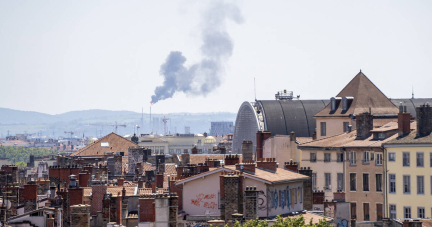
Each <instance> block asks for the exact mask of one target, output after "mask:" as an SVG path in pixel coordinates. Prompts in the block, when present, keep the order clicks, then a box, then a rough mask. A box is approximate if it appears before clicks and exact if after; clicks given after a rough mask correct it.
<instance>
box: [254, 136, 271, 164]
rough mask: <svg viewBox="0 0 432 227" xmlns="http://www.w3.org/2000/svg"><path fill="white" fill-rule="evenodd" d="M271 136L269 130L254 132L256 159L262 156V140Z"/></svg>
mask: <svg viewBox="0 0 432 227" xmlns="http://www.w3.org/2000/svg"><path fill="white" fill-rule="evenodd" d="M270 137H271V132H268V131H258V132H257V133H256V157H255V158H256V160H260V159H261V158H263V146H264V141H265V140H266V139H268V138H270Z"/></svg>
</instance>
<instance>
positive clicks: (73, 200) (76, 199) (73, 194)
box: [69, 188, 84, 206]
mask: <svg viewBox="0 0 432 227" xmlns="http://www.w3.org/2000/svg"><path fill="white" fill-rule="evenodd" d="M83 198H84V188H69V199H70V206H73V205H78V204H84V202H83V201H84V200H83Z"/></svg>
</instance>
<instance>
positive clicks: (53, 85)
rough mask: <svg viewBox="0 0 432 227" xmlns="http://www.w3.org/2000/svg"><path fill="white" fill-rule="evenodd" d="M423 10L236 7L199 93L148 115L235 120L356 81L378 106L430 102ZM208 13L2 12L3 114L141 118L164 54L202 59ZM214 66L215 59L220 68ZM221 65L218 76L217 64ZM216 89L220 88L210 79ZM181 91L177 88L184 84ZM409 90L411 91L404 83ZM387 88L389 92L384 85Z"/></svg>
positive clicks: (201, 4)
mask: <svg viewBox="0 0 432 227" xmlns="http://www.w3.org/2000/svg"><path fill="white" fill-rule="evenodd" d="M224 4H228V3H224ZM431 4H432V3H431V2H429V1H415V2H407V1H379V2H376V1H363V2H341V1H330V2H328V1H325V2H323V1H313V2H300V1H298V2H287V1H277V2H271V3H266V4H264V3H263V2H260V1H233V2H230V3H229V5H230V6H229V7H228V8H229V9H230V10H231V9H232V8H237V9H238V11H237V12H236V14H238V15H237V16H236V17H234V19H233V17H232V15H231V16H230V15H229V14H230V13H232V12H230V11H229V10H225V11H224V10H220V8H217V9H218V10H216V12H217V13H219V14H220V15H221V18H225V19H223V21H222V22H221V23H222V24H221V26H222V27H221V28H218V30H217V31H218V32H220V31H222V32H226V33H224V34H226V35H227V36H226V37H228V39H227V40H229V41H230V42H231V44H232V49H231V52H230V53H229V54H228V55H229V56H224V59H223V60H221V61H222V62H220V61H219V60H218V66H219V67H220V68H219V69H218V71H217V73H214V72H213V73H209V72H206V71H201V72H200V73H198V76H197V77H196V78H197V81H199V84H201V85H202V84H205V83H208V87H207V88H206V89H207V90H205V91H204V90H200V89H198V90H195V91H194V92H186V93H185V92H184V89H183V90H182V89H178V90H177V91H176V92H174V93H173V96H172V98H167V99H166V100H162V101H159V102H158V103H157V104H156V105H155V106H154V107H153V111H154V112H155V113H169V112H221V111H225V112H226V111H228V112H236V111H237V110H238V108H239V106H240V104H241V103H242V102H243V101H246V100H248V101H253V100H254V97H255V95H254V78H256V96H257V98H258V99H274V94H275V93H276V91H278V90H282V89H287V90H290V91H294V95H295V96H297V95H300V96H301V99H317V98H330V97H331V96H334V95H335V93H334V91H333V90H332V89H328V88H330V87H342V86H343V85H345V84H347V83H348V82H349V81H350V80H351V78H352V77H353V76H355V75H356V74H357V73H358V72H359V71H360V69H361V70H362V72H364V73H365V75H367V76H368V77H369V78H370V79H371V80H372V81H373V82H374V83H375V85H377V86H378V87H380V89H381V90H382V91H383V92H384V94H385V95H387V96H388V97H391V98H409V97H411V92H412V88H414V93H415V97H430V96H431V92H430V89H429V84H430V83H431V82H432V79H431V78H432V77H431V76H429V74H430V73H429V72H430V69H429V65H430V63H431V62H432V57H431V55H430V53H431V51H432V44H431V42H430V40H431V39H432V31H431V29H430V23H431V21H432V15H431V14H430V9H431ZM214 5H217V4H216V3H213V2H212V1H184V0H183V1H175V2H170V4H166V3H161V2H157V3H156V2H143V1H128V2H121V3H120V2H118V1H104V2H100V1H74V2H60V1H19V2H18V1H1V2H0V30H1V33H0V52H1V54H0V60H1V62H2V67H0V77H1V81H2V85H3V86H2V89H1V90H0V96H1V97H2V98H1V99H0V107H4V108H11V109H17V110H28V111H38V112H42V113H49V114H59V113H64V112H67V111H73V110H86V109H106V110H129V111H135V112H141V108H142V107H144V108H145V109H144V110H145V111H148V106H149V103H150V102H151V100H152V99H151V96H152V95H154V94H155V89H156V87H158V86H161V85H163V77H162V76H160V72H161V66H162V65H163V64H164V63H165V62H166V60H167V57H168V55H169V54H170V52H171V51H179V52H181V53H182V55H183V56H184V57H185V59H186V62H185V63H184V66H185V68H186V69H188V68H190V67H191V66H193V65H194V64H196V63H199V62H201V61H202V60H203V59H206V57H208V55H206V53H205V52H203V49H202V47H203V46H205V39H203V38H204V36H205V35H203V31H204V30H205V27H206V26H208V25H209V24H211V21H209V20H208V17H206V12H209V9H210V10H211V9H212V7H214ZM218 59H219V57H218ZM219 63H220V64H219ZM215 77H217V78H215ZM180 78H182V79H183V77H180ZM408 78H409V80H408ZM389 81H391V83H389Z"/></svg>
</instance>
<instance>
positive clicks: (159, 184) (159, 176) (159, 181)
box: [156, 174, 164, 188]
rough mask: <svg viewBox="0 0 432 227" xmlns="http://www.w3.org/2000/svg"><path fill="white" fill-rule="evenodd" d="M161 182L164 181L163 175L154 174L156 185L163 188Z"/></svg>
mask: <svg viewBox="0 0 432 227" xmlns="http://www.w3.org/2000/svg"><path fill="white" fill-rule="evenodd" d="M163 183H164V175H163V174H156V187H158V188H163Z"/></svg>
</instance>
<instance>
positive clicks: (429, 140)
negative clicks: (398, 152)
mask: <svg viewBox="0 0 432 227" xmlns="http://www.w3.org/2000/svg"><path fill="white" fill-rule="evenodd" d="M402 144H430V145H432V133H431V134H429V135H427V136H422V137H417V130H414V131H411V132H410V133H409V134H408V135H406V136H404V137H396V138H394V139H393V140H391V141H388V142H387V143H385V144H384V146H386V145H402Z"/></svg>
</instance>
